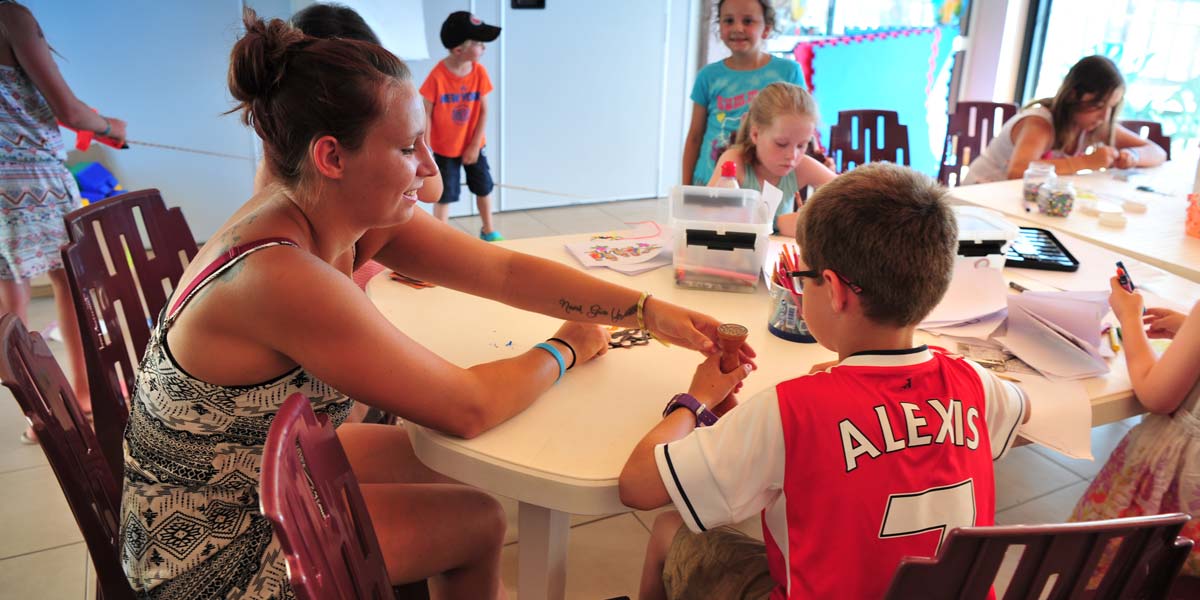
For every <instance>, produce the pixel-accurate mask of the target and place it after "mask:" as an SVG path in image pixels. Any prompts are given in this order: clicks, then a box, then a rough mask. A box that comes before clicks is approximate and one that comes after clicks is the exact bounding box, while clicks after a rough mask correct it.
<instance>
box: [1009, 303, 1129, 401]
mask: <svg viewBox="0 0 1200 600" xmlns="http://www.w3.org/2000/svg"><path fill="white" fill-rule="evenodd" d="M1107 313H1108V293H1107V292H1025V293H1023V294H1017V295H1010V296H1009V297H1008V331H1007V332H1006V333H1005V335H1004V336H1002V337H997V338H996V341H998V342H1000V343H1001V344H1003V345H1004V347H1006V348H1008V350H1009V351H1010V352H1012V353H1013V354H1015V355H1017V356H1018V357H1020V358H1021V360H1024V361H1025V362H1027V363H1029V365H1030V366H1031V367H1033V368H1035V369H1037V370H1038V371H1039V372H1040V373H1041V374H1043V375H1045V376H1046V377H1047V378H1048V379H1051V380H1074V379H1085V378H1088V377H1095V376H1098V375H1103V374H1105V373H1107V372H1108V371H1109V368H1108V363H1107V362H1106V361H1105V360H1104V357H1105V356H1112V353H1111V349H1110V348H1109V347H1108V346H1107V345H1105V344H1103V343H1101V335H1100V332H1101V329H1102V325H1101V321H1102V319H1103V318H1104V315H1105V314H1107Z"/></svg>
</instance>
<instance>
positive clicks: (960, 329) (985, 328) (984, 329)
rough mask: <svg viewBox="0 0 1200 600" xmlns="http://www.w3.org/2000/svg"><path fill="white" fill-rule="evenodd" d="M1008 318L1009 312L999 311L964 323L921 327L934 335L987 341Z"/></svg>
mask: <svg viewBox="0 0 1200 600" xmlns="http://www.w3.org/2000/svg"><path fill="white" fill-rule="evenodd" d="M1007 317H1008V311H1007V310H998V311H996V312H994V313H992V314H990V315H983V316H980V317H976V318H974V319H970V320H968V321H964V322H962V323H956V324H953V325H942V326H934V325H929V326H926V325H921V329H924V330H925V331H928V332H929V333H932V334H934V335H951V336H955V337H961V338H975V339H980V340H986V339H987V338H988V336H990V335H992V334H993V333H995V332H996V328H997V327H1000V325H1001V324H1002V323H1004V319H1005V318H1007Z"/></svg>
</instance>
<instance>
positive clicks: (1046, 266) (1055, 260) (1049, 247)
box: [1004, 227, 1079, 271]
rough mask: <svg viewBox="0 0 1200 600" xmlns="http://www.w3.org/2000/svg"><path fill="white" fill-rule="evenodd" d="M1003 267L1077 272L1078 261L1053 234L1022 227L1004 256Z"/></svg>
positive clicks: (1035, 228)
mask: <svg viewBox="0 0 1200 600" xmlns="http://www.w3.org/2000/svg"><path fill="white" fill-rule="evenodd" d="M1005 258H1006V260H1005V261H1004V266H1006V267H1017V268H1020V269H1041V270H1043V271H1077V270H1079V261H1078V260H1077V259H1076V258H1075V257H1074V256H1072V255H1071V252H1070V251H1069V250H1067V248H1066V246H1063V245H1062V242H1060V241H1058V238H1056V237H1054V234H1053V233H1050V232H1049V231H1047V230H1045V229H1042V228H1040V227H1022V228H1021V235H1019V236H1017V239H1015V240H1013V243H1012V244H1009V246H1008V253H1007V254H1005Z"/></svg>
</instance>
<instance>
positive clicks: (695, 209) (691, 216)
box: [669, 185, 775, 292]
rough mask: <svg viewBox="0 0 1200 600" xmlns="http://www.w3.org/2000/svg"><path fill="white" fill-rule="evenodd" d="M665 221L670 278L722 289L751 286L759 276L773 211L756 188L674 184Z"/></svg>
mask: <svg viewBox="0 0 1200 600" xmlns="http://www.w3.org/2000/svg"><path fill="white" fill-rule="evenodd" d="M670 206H671V212H670V218H669V223H670V227H671V230H672V233H673V236H674V246H673V248H674V259H673V260H674V265H673V266H674V269H675V283H676V284H677V285H680V286H682V287H690V288H697V289H705V290H718V291H725V292H753V291H755V290H756V289H758V283H759V281H760V280H761V279H762V277H761V275H760V272H761V271H762V266H763V263H764V262H766V258H767V246H768V243H769V242H768V238H769V237H770V235H771V232H772V229H773V223H774V217H775V215H774V214H769V213H768V211H767V210H766V207H765V206H763V203H762V201H761V198H760V195H759V193H758V192H757V191H755V190H733V189H721V188H709V187H701V186H690V185H685V186H676V187H675V188H674V189H673V190H671V201H670Z"/></svg>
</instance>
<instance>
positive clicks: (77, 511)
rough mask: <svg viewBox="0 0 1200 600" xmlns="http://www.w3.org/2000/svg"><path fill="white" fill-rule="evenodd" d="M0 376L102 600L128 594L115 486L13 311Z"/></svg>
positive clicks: (4, 324)
mask: <svg viewBox="0 0 1200 600" xmlns="http://www.w3.org/2000/svg"><path fill="white" fill-rule="evenodd" d="M0 380H2V381H3V382H4V386H5V387H7V388H8V389H9V390H11V391H12V394H13V396H14V397H16V399H17V404H19V405H20V406H21V411H22V412H24V413H25V417H26V418H28V419H29V421H30V422H31V423H32V424H33V431H34V433H36V434H37V437H38V442H40V443H41V445H42V451H43V452H45V453H46V459H47V460H48V461H50V468H51V469H53V470H54V475H55V476H56V477H58V484H59V485H60V486H62V490H63V494H64V495H65V496H66V498H67V505H68V506H70V507H71V512H72V513H74V515H75V522H76V523H77V524H78V525H79V530H80V532H82V533H83V539H84V541H86V542H87V547H88V552H89V553H90V554H91V556H92V564H93V565H95V568H96V579H97V584H98V586H97V587H98V588H99V589H100V590H102V593H103V598H104V600H120V599H123V598H133V590H131V589H130V588H129V583H128V581H127V580H126V579H125V572H124V570H122V568H121V558H120V554H119V552H118V550H117V548H118V546H117V543H118V542H117V539H118V536H119V533H120V525H119V518H120V514H121V512H120V508H121V490H120V487H119V485H118V484H117V480H116V479H114V478H113V475H112V472H111V471H109V469H108V465H107V464H106V463H105V461H104V455H103V454H102V453H101V452H100V444H99V443H98V442H97V441H96V436H95V434H94V433H92V428H91V426H90V425H89V424H88V421H87V418H86V417H84V415H83V412H82V411H81V410H80V409H79V406H78V404H76V402H75V395H74V394H73V393H72V392H71V385H70V384H69V383H67V379H66V377H64V376H63V372H62V369H60V368H59V366H58V363H57V362H55V360H54V355H52V354H51V353H50V348H48V347H47V346H46V342H45V341H44V340H43V339H42V337H41V336H40V335H38V334H36V333H34V334H30V333H29V332H28V331H26V329H25V325H23V324H22V323H21V320H20V319H18V318H17V317H16V315H14V314H12V313H9V314H6V315H4V317H3V318H0Z"/></svg>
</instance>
